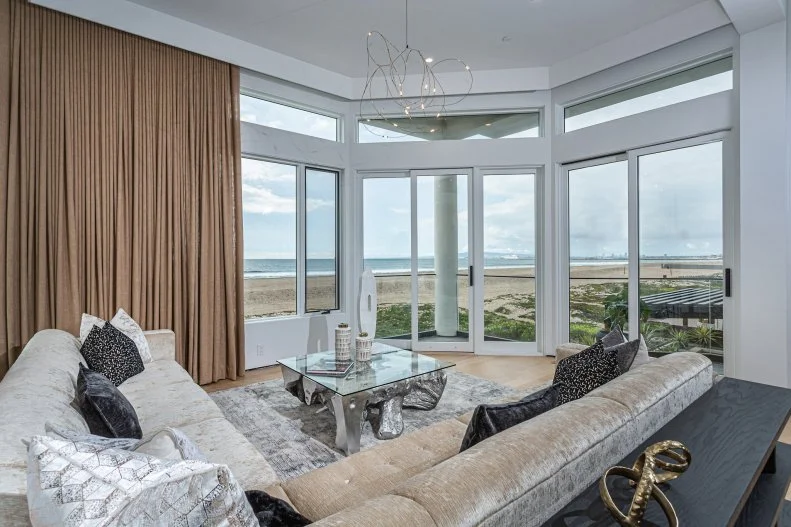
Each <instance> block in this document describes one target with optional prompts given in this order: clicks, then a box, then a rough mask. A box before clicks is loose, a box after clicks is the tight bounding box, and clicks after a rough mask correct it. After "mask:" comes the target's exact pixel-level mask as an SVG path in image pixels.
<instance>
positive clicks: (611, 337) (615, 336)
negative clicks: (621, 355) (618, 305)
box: [601, 324, 626, 349]
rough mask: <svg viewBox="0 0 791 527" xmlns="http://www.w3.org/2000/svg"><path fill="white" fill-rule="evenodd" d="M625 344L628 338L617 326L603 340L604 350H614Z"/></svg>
mask: <svg viewBox="0 0 791 527" xmlns="http://www.w3.org/2000/svg"><path fill="white" fill-rule="evenodd" d="M624 342H626V337H624V335H623V332H622V331H621V328H620V327H618V325H617V324H616V325H615V326H613V328H612V331H610V332H609V333H607V334H606V335H604V336H603V337H602V338H601V343H602V344H604V349H607V348H612V347H613V346H617V345H619V344H623V343H624Z"/></svg>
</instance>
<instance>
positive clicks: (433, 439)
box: [281, 419, 466, 521]
mask: <svg viewBox="0 0 791 527" xmlns="http://www.w3.org/2000/svg"><path fill="white" fill-rule="evenodd" d="M465 430H466V427H465V426H464V425H463V424H462V423H461V422H459V421H457V420H456V419H448V420H446V421H442V422H440V423H437V424H435V425H432V426H428V427H426V428H422V429H420V430H417V431H415V432H412V433H410V434H406V435H403V436H401V437H399V438H397V439H393V440H391V441H384V442H382V443H381V444H379V445H377V446H376V447H374V448H370V449H368V450H364V451H362V452H360V453H358V454H355V455H353V456H350V457H347V458H345V459H342V460H340V461H338V462H336V463H333V464H331V465H328V466H326V467H324V468H320V469H318V470H314V471H312V472H308V473H307V474H304V475H302V476H299V477H298V478H295V479H292V480H290V481H286V482H284V483H281V487H283V490H285V491H286V494H287V495H288V497H289V499H290V500H291V503H293V504H294V506H295V508H296V509H297V510H298V511H300V512H301V513H302V514H304V515H305V516H307V517H308V518H310V519H311V520H313V521H316V520H319V519H321V518H324V517H326V516H329V515H331V514H334V513H336V512H338V511H341V510H343V509H345V508H346V507H350V506H351V505H354V504H356V503H358V502H360V501H363V500H366V499H368V498H372V497H376V496H380V495H383V494H387V493H388V492H390V491H391V490H392V489H393V488H395V487H396V486H397V485H399V484H400V483H402V482H404V481H406V480H408V479H409V478H410V477H412V476H414V475H415V474H419V473H420V472H423V471H424V470H426V469H428V468H430V467H432V466H434V465H437V464H438V463H441V462H442V461H445V460H446V459H448V458H451V457H453V456H454V455H455V454H457V453H458V451H459V444H461V440H462V438H463V437H464V432H465ZM378 519H379V518H377V520H378Z"/></svg>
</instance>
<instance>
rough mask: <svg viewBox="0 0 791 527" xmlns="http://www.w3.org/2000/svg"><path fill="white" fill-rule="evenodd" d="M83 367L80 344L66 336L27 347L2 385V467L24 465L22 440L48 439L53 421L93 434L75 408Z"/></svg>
mask: <svg viewBox="0 0 791 527" xmlns="http://www.w3.org/2000/svg"><path fill="white" fill-rule="evenodd" d="M81 362H84V361H83V358H82V355H80V345H79V341H78V340H77V339H76V338H74V336H73V335H71V334H70V333H67V332H65V331H59V330H55V329H51V330H45V331H40V332H38V333H36V335H34V336H33V338H32V339H31V340H30V342H29V343H28V345H27V346H25V349H24V350H23V351H22V353H21V354H20V355H19V357H18V358H17V360H16V362H14V364H13V366H12V367H11V369H10V370H9V371H8V373H7V374H6V376H5V377H4V378H3V381H2V382H0V408H2V409H3V410H2V419H0V447H1V448H0V467H3V466H10V465H19V464H21V465H22V466H24V464H25V460H26V459H27V450H26V448H25V445H23V444H22V442H21V441H20V439H21V438H29V437H30V436H33V435H36V434H44V433H45V432H46V430H45V425H46V423H47V422H48V421H49V422H52V423H56V424H58V425H60V426H63V427H64V428H68V429H71V430H77V431H82V432H83V433H88V425H87V424H86V423H85V419H83V418H82V415H80V412H79V410H78V409H77V408H76V406H74V405H73V403H74V399H75V397H76V394H77V372H78V371H79V365H80V363H81ZM0 472H4V471H3V470H2V469H0ZM22 484H23V485H24V477H23V480H22Z"/></svg>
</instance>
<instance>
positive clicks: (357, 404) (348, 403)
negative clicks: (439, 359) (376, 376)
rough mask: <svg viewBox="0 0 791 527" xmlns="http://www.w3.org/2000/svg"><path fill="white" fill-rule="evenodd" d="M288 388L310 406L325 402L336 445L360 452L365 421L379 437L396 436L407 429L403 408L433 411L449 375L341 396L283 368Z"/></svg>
mask: <svg viewBox="0 0 791 527" xmlns="http://www.w3.org/2000/svg"><path fill="white" fill-rule="evenodd" d="M280 370H281V372H282V373H283V384H284V385H285V388H286V390H287V391H288V392H289V393H291V394H293V395H294V396H295V397H297V398H298V399H299V400H300V401H302V402H303V403H305V404H307V405H312V404H323V405H325V406H326V407H327V408H328V409H329V410H330V412H332V414H333V415H334V416H335V445H336V446H337V447H338V448H339V449H341V450H343V451H344V452H345V453H346V455H349V454H354V453H356V452H359V451H360V436H361V434H362V429H363V424H364V423H365V421H368V422H369V423H371V428H372V429H373V432H374V436H375V437H376V438H377V439H394V438H396V437H398V436H400V435H401V433H402V432H403V431H404V417H403V415H402V412H401V410H402V408H414V409H418V410H432V409H433V408H435V407H436V406H437V403H439V400H440V398H441V397H442V393H443V392H444V390H445V385H446V384H447V382H448V376H447V374H446V373H445V372H444V371H435V372H432V373H428V374H426V375H421V376H420V377H413V378H411V379H406V380H403V381H398V382H394V383H391V384H386V385H384V386H380V387H378V388H373V389H371V390H366V391H361V392H358V393H355V394H352V395H339V394H337V393H333V392H332V391H330V390H328V389H327V388H325V387H324V386H322V385H320V384H318V383H317V382H315V381H312V380H311V379H309V378H307V377H305V376H303V375H301V374H300V373H298V372H296V371H294V370H292V369H290V368H286V367H285V366H282V365H281V367H280Z"/></svg>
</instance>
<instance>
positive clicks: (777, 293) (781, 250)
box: [734, 22, 789, 386]
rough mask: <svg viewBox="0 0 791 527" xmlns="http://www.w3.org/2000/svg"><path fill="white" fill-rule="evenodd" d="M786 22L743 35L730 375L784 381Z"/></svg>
mask: <svg viewBox="0 0 791 527" xmlns="http://www.w3.org/2000/svg"><path fill="white" fill-rule="evenodd" d="M786 65H787V56H786V23H785V22H779V23H776V24H773V25H771V26H768V27H764V28H762V29H758V30H756V31H752V32H750V33H746V34H744V35H742V36H741V39H740V47H739V55H738V68H739V70H738V71H739V78H738V82H739V93H740V97H739V102H740V111H739V156H740V161H739V169H740V195H739V203H738V206H739V209H740V210H739V217H740V246H739V250H738V257H739V264H738V265H739V283H738V296H737V297H736V298H735V300H736V303H737V306H738V315H737V316H738V319H737V320H738V325H739V329H740V331H739V335H738V337H737V339H738V340H737V341H736V343H735V349H736V351H737V353H736V357H735V358H736V363H735V365H734V366H735V372H734V375H735V376H736V377H738V378H742V379H747V380H751V381H757V382H762V383H767V384H775V385H778V386H788V385H789V364H788V346H787V344H788V302H789V296H788V288H787V280H788V266H787V243H788V234H787V230H788V227H789V213H788V189H787V185H788V165H787V149H788V147H787V129H788V123H787V121H786V100H787V86H786Z"/></svg>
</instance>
